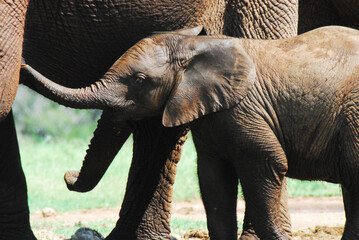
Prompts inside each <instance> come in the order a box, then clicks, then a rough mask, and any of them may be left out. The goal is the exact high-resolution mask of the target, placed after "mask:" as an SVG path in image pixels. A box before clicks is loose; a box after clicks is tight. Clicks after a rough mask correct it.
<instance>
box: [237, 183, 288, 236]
mask: <svg viewBox="0 0 359 240" xmlns="http://www.w3.org/2000/svg"><path fill="white" fill-rule="evenodd" d="M279 220H280V225H281V226H282V229H283V230H284V231H285V232H286V233H287V236H288V237H289V238H290V239H291V237H292V228H291V220H290V215H289V211H288V193H287V178H283V181H282V192H281V197H280V209H279ZM239 240H259V237H258V236H257V234H256V232H255V230H254V228H253V224H252V221H251V216H250V213H248V211H247V210H246V212H245V215H244V220H243V231H242V234H241V237H240V238H239Z"/></svg>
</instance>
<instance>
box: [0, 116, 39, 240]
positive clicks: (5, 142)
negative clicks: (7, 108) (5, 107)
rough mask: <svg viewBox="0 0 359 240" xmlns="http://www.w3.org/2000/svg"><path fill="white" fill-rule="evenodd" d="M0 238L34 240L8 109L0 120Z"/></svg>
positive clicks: (13, 129) (11, 119) (11, 117)
mask: <svg viewBox="0 0 359 240" xmlns="http://www.w3.org/2000/svg"><path fill="white" fill-rule="evenodd" d="M0 239H1V240H2V239H4V240H5V239H6V240H8V239H13V240H34V239H36V238H35V236H34V234H33V233H32V231H31V228H30V223H29V207H28V205H27V188H26V181H25V175H24V172H23V170H22V167H21V162H20V154H19V148H18V143H17V137H16V131H15V125H14V119H13V115H12V112H10V114H9V115H8V116H7V118H5V119H4V120H3V121H1V122H0Z"/></svg>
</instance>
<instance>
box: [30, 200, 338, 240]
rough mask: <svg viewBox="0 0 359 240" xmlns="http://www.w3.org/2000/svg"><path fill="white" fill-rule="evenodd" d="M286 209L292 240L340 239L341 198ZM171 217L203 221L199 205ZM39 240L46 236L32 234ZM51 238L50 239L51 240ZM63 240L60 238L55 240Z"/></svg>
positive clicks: (178, 205) (200, 232) (192, 234)
mask: <svg viewBox="0 0 359 240" xmlns="http://www.w3.org/2000/svg"><path fill="white" fill-rule="evenodd" d="M289 208H290V214H291V220H292V228H293V232H294V238H293V239H295V240H299V239H300V240H302V239H303V240H314V239H325V240H337V239H340V237H341V235H342V232H343V226H344V223H345V213H344V209H343V202H342V198H341V197H327V198H292V199H289ZM243 212H244V202H243V201H238V219H243ZM172 217H173V218H175V219H192V220H202V221H205V220H206V219H205V213H204V209H203V205H202V203H201V201H190V202H174V204H173V211H172ZM117 218H118V209H96V210H84V211H78V212H70V213H61V214H59V213H56V214H55V215H54V216H50V217H43V216H42V214H41V213H35V214H32V215H31V222H55V221H64V222H79V221H82V222H86V221H100V220H102V219H114V221H116V220H117ZM36 234H37V235H38V237H39V240H42V239H43V240H45V239H49V237H43V238H42V237H41V234H42V235H46V234H47V235H48V234H49V233H36ZM176 237H177V238H178V239H208V238H207V237H208V235H207V233H206V230H204V229H196V230H191V231H189V232H188V233H186V234H185V235H183V236H176ZM55 238H56V236H55V237H51V239H53V240H55ZM57 239H63V238H61V237H60V238H57Z"/></svg>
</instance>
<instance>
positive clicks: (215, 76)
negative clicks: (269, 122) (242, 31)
mask: <svg viewBox="0 0 359 240" xmlns="http://www.w3.org/2000/svg"><path fill="white" fill-rule="evenodd" d="M190 45H191V46H190V48H191V49H195V50H194V56H193V57H192V58H191V59H190V60H189V63H188V66H187V68H186V69H185V70H184V71H183V73H179V74H180V76H179V83H178V86H177V88H176V89H174V90H173V92H172V93H171V95H170V97H169V100H168V101H167V103H166V106H165V110H164V113H163V119H162V122H163V125H164V126H166V127H172V126H178V125H181V124H185V123H188V122H191V121H193V120H194V119H197V118H199V117H201V116H203V115H206V114H210V113H214V112H217V111H221V110H224V109H229V108H231V107H233V106H234V105H236V104H238V103H239V101H240V100H241V99H242V98H243V97H244V96H245V95H246V94H247V92H248V91H249V89H251V87H252V86H253V83H254V81H255V77H256V73H255V67H254V64H253V62H252V60H251V59H250V57H249V56H248V55H247V53H246V52H245V51H244V49H243V48H242V46H241V45H240V44H239V41H238V40H236V39H211V38H196V40H194V41H192V43H191V44H190Z"/></svg>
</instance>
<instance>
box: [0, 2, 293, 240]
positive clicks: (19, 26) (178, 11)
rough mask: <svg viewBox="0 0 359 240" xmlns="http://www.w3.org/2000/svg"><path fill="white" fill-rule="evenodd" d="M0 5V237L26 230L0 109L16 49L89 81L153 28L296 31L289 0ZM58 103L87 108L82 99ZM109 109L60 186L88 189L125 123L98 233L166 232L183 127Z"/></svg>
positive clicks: (14, 154)
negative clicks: (114, 197) (122, 186)
mask: <svg viewBox="0 0 359 240" xmlns="http://www.w3.org/2000/svg"><path fill="white" fill-rule="evenodd" d="M0 8H1V11H0V15H1V16H0V26H5V27H1V28H0V51H1V56H2V58H1V67H2V68H1V69H0V103H1V105H0V119H4V118H6V120H4V121H2V122H0V125H1V129H2V132H1V134H0V145H1V147H2V149H4V150H3V151H2V156H1V158H0V160H1V163H0V165H1V166H4V167H2V168H1V169H0V177H2V178H1V179H0V190H1V191H2V192H1V194H0V239H21V240H24V239H34V236H33V234H32V231H31V228H30V225H29V219H28V218H29V217H28V206H27V192H26V182H25V177H24V174H23V172H22V168H21V163H20V156H19V153H18V146H17V140H16V134H15V128H14V126H13V124H11V123H12V120H13V119H12V115H11V114H10V115H8V112H9V111H10V109H11V105H12V102H13V99H14V97H15V93H16V89H17V86H18V83H19V70H20V59H21V53H22V50H23V56H24V58H25V59H26V61H27V63H28V64H30V65H31V66H33V67H34V68H35V69H38V70H39V71H40V72H41V73H43V74H44V75H46V76H47V77H51V79H52V80H53V81H54V82H56V83H59V84H61V85H63V86H66V87H83V86H88V85H90V84H92V83H94V82H95V81H96V80H97V79H98V78H99V77H100V76H102V75H103V74H104V73H105V72H106V70H107V69H108V68H109V67H110V66H111V64H112V63H113V62H114V61H115V60H116V59H117V58H118V56H120V55H122V54H123V53H124V52H125V51H126V50H127V49H128V48H129V47H130V46H132V45H133V44H135V43H136V42H137V41H139V40H140V39H141V38H143V37H145V36H148V35H150V34H151V33H152V32H153V31H165V30H174V29H178V28H183V27H186V26H187V27H189V26H197V25H203V26H204V27H205V29H206V33H207V34H220V33H225V34H228V35H234V36H249V37H253V38H284V37H289V36H293V35H295V34H296V31H297V26H296V22H297V3H296V1H295V0H291V1H287V0H286V1H283V0H271V1H250V2H245V1H242V0H240V1H237V0H230V1H225V0H216V1H212V0H193V1H187V0H186V1H167V0H163V1H153V0H148V1H124V0H115V1H110V2H109V1H102V0H95V1H86V0H84V1H81V0H80V1H78V0H76V1H74V0H60V1H53V0H52V1H51V0H31V1H28V0H9V1H5V2H1V5H0ZM2 10H4V11H2ZM264 10H265V12H266V14H263V11H264ZM26 12H27V15H26V24H25V13H26ZM25 25H26V27H25V28H24V26H25ZM24 29H25V35H24ZM23 36H24V37H23ZM24 80H25V79H24ZM68 106H70V107H80V108H94V107H96V106H91V105H87V103H86V101H84V102H83V104H82V105H81V106H72V105H68ZM111 115H112V112H111V111H107V110H106V111H104V112H103V115H102V117H101V119H100V120H99V123H98V128H97V129H96V131H95V133H94V137H93V139H92V141H91V145H90V147H89V150H88V151H87V155H86V157H85V162H84V166H83V168H82V171H81V175H79V172H77V171H74V172H70V173H68V174H67V175H66V180H67V184H68V187H69V188H70V189H72V190H76V191H89V190H91V189H92V188H93V187H94V186H95V185H96V184H97V182H98V181H99V180H100V179H101V177H102V175H103V174H104V173H105V171H106V169H107V167H108V166H109V164H110V163H111V161H112V159H113V158H114V156H115V155H116V154H117V152H118V151H119V149H120V148H121V146H122V144H123V142H124V141H125V140H126V139H127V137H128V136H129V134H130V133H131V132H132V133H133V134H134V156H133V161H132V166H131V169H130V173H129V179H128V184H127V189H126V195H125V199H124V202H123V205H122V208H121V212H120V216H121V218H120V220H119V221H118V222H117V224H116V227H115V229H114V230H113V231H112V233H111V234H110V236H108V237H107V238H108V239H160V238H163V239H168V238H169V233H170V225H169V219H170V206H171V201H172V197H171V196H172V185H173V181H174V176H175V171H176V163H177V161H178V160H179V158H180V155H181V149H182V145H183V142H184V140H185V138H186V137H185V136H186V133H187V129H185V128H184V127H179V128H174V129H166V128H164V127H163V126H162V125H161V121H160V119H156V118H153V119H150V120H148V119H146V120H143V121H135V122H127V121H124V122H121V123H119V122H116V123H115V122H113V121H112V117H111ZM9 135H11V136H13V137H12V138H11V139H12V141H9V138H7V136H9ZM148 143H151V144H148ZM163 143H165V144H163ZM144 146H145V147H144ZM10 151H11V152H10ZM78 176H79V177H78ZM81 179H82V180H81ZM89 179H90V180H91V181H88V180H89ZM13 199H16V202H15V201H13ZM284 203H285V202H284ZM284 209H285V208H284ZM285 215H286V212H284V213H283V216H285ZM287 222H288V226H289V221H287ZM247 225H248V226H249V227H250V224H249V221H246V226H247ZM10 229H13V230H14V231H10ZM245 229H250V228H246V227H245ZM288 229H289V228H288ZM253 236H255V235H253Z"/></svg>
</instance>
